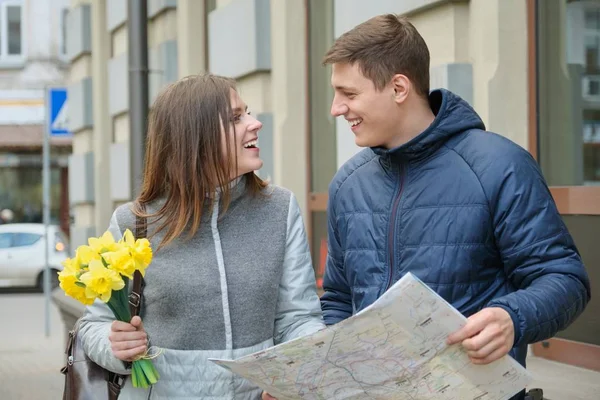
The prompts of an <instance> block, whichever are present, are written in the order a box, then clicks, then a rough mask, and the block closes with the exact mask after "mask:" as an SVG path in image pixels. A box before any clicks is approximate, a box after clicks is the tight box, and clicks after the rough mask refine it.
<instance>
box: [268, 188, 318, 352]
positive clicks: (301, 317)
mask: <svg viewBox="0 0 600 400" xmlns="http://www.w3.org/2000/svg"><path fill="white" fill-rule="evenodd" d="M287 225H288V227H287V240H286V247H285V258H284V265H283V274H282V276H281V283H280V284H279V297H278V300H277V315H276V317H275V332H274V341H275V343H276V344H278V343H283V342H287V341H289V340H292V339H295V338H297V337H300V336H304V335H308V334H311V333H313V332H316V331H318V330H321V329H323V328H325V325H324V324H323V316H322V313H321V308H320V306H319V297H318V296H317V289H316V288H317V285H316V282H315V272H314V270H313V267H312V259H311V255H310V250H309V247H308V239H307V236H306V230H305V229H304V221H303V220H302V215H301V214H300V207H299V206H298V202H297V201H296V198H295V197H294V195H291V198H290V207H289V211H288V221H287Z"/></svg>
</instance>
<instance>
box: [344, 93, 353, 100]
mask: <svg viewBox="0 0 600 400" xmlns="http://www.w3.org/2000/svg"><path fill="white" fill-rule="evenodd" d="M344 96H346V97H348V98H349V99H353V98H354V97H356V93H344Z"/></svg>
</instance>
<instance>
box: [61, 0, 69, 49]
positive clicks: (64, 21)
mask: <svg viewBox="0 0 600 400" xmlns="http://www.w3.org/2000/svg"><path fill="white" fill-rule="evenodd" d="M68 15H69V9H68V8H63V9H62V10H61V12H60V29H61V30H60V56H61V57H66V56H67V32H68V29H69V26H68V23H69V22H68Z"/></svg>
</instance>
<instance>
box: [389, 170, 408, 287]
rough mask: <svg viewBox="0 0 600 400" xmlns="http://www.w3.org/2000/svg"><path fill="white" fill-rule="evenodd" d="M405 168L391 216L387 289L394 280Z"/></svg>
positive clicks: (402, 171)
mask: <svg viewBox="0 0 600 400" xmlns="http://www.w3.org/2000/svg"><path fill="white" fill-rule="evenodd" d="M405 172H406V171H405V170H404V167H401V169H400V189H399V190H398V193H397V194H396V198H395V199H394V204H393V206H392V215H391V217H390V229H389V232H388V253H389V256H390V258H389V262H390V268H389V270H390V274H389V276H388V283H387V286H386V288H385V290H386V291H387V290H388V289H389V288H390V287H391V286H392V283H393V282H394V244H395V240H394V236H395V233H396V214H397V212H398V204H400V198H401V197H402V192H403V191H404V178H405Z"/></svg>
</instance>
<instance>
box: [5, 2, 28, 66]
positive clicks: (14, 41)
mask: <svg viewBox="0 0 600 400" xmlns="http://www.w3.org/2000/svg"><path fill="white" fill-rule="evenodd" d="M22 59H23V7H22V6H21V3H20V2H11V1H5V2H2V3H0V62H15V61H16V62H20V61H22Z"/></svg>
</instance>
